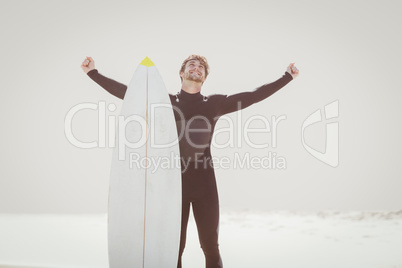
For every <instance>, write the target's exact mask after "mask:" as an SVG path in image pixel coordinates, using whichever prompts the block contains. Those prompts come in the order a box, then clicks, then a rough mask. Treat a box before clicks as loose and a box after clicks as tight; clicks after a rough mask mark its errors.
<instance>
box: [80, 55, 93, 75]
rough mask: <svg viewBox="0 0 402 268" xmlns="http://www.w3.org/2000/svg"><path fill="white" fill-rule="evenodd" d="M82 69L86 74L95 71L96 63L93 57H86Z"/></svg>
mask: <svg viewBox="0 0 402 268" xmlns="http://www.w3.org/2000/svg"><path fill="white" fill-rule="evenodd" d="M81 68H82V70H83V71H84V72H85V73H88V72H89V71H91V70H93V69H95V61H94V60H93V59H92V58H91V57H86V59H85V60H84V61H83V62H82V64H81Z"/></svg>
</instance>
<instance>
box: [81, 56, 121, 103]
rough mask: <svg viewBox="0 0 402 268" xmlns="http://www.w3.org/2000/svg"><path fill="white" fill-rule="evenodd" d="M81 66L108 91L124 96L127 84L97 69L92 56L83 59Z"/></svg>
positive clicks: (119, 96) (114, 94)
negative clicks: (108, 76)
mask: <svg viewBox="0 0 402 268" xmlns="http://www.w3.org/2000/svg"><path fill="white" fill-rule="evenodd" d="M81 68H82V70H83V71H84V72H85V73H86V74H87V75H88V76H89V77H90V78H91V79H92V80H94V81H95V82H96V83H97V84H98V85H100V86H101V87H103V88H104V89H105V90H106V91H107V92H109V93H110V94H112V95H113V96H116V97H118V98H119V99H123V98H124V95H125V94H126V91H127V86H126V85H124V84H122V83H119V82H117V81H115V80H113V79H110V78H107V77H106V76H104V75H102V74H100V73H99V72H98V70H97V69H95V62H94V60H93V59H92V58H91V57H87V58H86V59H85V60H84V61H83V63H82V64H81Z"/></svg>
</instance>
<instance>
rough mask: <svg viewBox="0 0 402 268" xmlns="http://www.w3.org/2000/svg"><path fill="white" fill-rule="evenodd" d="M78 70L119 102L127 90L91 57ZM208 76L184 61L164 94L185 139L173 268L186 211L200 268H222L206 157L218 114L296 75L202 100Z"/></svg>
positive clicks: (195, 60) (198, 59)
mask: <svg viewBox="0 0 402 268" xmlns="http://www.w3.org/2000/svg"><path fill="white" fill-rule="evenodd" d="M81 68H82V69H83V70H84V72H85V73H86V74H87V75H88V76H89V77H90V78H91V79H93V80H94V81H95V82H96V83H98V84H99V85H100V86H102V87H103V88H104V89H106V90H107V91H108V92H109V93H111V94H113V95H114V96H116V97H118V98H120V99H123V98H124V95H125V92H126V90H127V86H126V85H124V84H121V83H119V82H116V81H114V80H112V79H109V78H107V77H105V76H103V75H101V74H99V73H98V71H97V70H96V69H95V63H94V60H93V59H92V58H91V57H87V58H86V59H85V60H84V61H83V63H82V64H81ZM208 74H209V65H208V62H207V60H206V58H205V57H203V56H199V55H190V56H189V57H188V58H187V59H186V60H184V62H183V63H182V66H181V69H180V71H179V75H180V78H181V81H182V84H181V91H180V92H178V93H177V94H175V95H172V94H169V97H170V101H171V103H172V105H173V106H174V108H175V109H174V115H175V119H176V127H177V130H178V133H183V132H182V131H184V133H186V135H180V136H181V138H180V140H179V148H180V156H181V161H182V165H181V167H182V223H181V238H180V251H179V259H178V265H177V267H178V268H181V256H182V254H183V251H184V247H185V242H186V230H187V222H188V218H189V212H190V205H192V208H193V213H194V218H195V221H196V224H197V229H198V235H199V239H200V244H201V247H202V249H203V251H204V255H205V262H206V267H207V268H221V267H223V266H222V260H221V257H220V254H219V247H218V227H219V200H218V191H217V188H216V180H215V173H214V168H213V163H212V161H211V158H212V156H211V151H210V146H211V141H212V136H213V131H214V128H215V125H216V122H217V120H218V119H219V117H220V116H222V115H224V114H227V113H231V112H234V111H238V110H240V109H244V108H246V107H248V106H250V105H252V104H254V103H256V102H259V101H261V100H263V99H265V98H267V97H269V96H270V95H272V94H273V93H275V92H276V91H278V90H279V89H281V88H282V87H284V86H285V85H286V84H287V83H289V82H290V81H291V80H292V79H294V78H296V77H297V76H298V74H299V71H298V70H297V68H296V67H295V66H294V64H293V63H292V64H290V65H289V66H288V68H287V70H286V72H285V74H284V75H283V76H282V77H281V78H279V79H278V80H276V81H274V82H272V83H269V84H265V85H263V86H261V87H259V88H257V89H255V90H254V91H250V92H242V93H238V94H233V95H221V94H215V95H209V96H203V95H202V94H201V92H200V91H201V87H202V85H203V83H204V81H205V79H206V78H207V76H208Z"/></svg>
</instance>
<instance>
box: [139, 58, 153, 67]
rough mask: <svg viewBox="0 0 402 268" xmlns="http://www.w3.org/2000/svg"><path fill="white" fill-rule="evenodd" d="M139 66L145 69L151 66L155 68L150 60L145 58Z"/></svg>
mask: <svg viewBox="0 0 402 268" xmlns="http://www.w3.org/2000/svg"><path fill="white" fill-rule="evenodd" d="M140 65H144V66H146V67H151V66H155V64H154V63H153V62H152V61H151V59H150V58H148V57H145V59H143V60H142V61H141V63H140Z"/></svg>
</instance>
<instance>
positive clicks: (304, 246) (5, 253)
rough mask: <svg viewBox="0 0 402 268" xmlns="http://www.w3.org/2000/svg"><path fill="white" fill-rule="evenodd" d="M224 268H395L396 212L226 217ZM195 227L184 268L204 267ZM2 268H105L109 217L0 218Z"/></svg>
mask: <svg viewBox="0 0 402 268" xmlns="http://www.w3.org/2000/svg"><path fill="white" fill-rule="evenodd" d="M220 222H221V223H220V250H221V255H222V258H223V262H224V267H231V268H243V267H278V268H293V267H308V268H319V267H320V268H321V267H327V268H339V267H342V268H360V267H364V268H400V267H402V257H401V254H400V250H401V249H402V211H350V212H339V211H320V212H291V211H271V212H257V211H225V212H222V214H221V221H220ZM204 265H205V262H204V256H203V253H202V251H201V248H200V247H199V243H198V237H197V231H196V226H195V222H194V219H193V218H192V217H191V218H190V222H189V227H188V239H187V245H186V249H185V252H184V256H183V266H184V267H191V268H202V267H204ZM0 267H1V268H28V267H30V268H34V267H36V268H48V267H49V268H50V267H52V268H66V267H82V268H84V267H85V268H90V267H98V268H99V267H105V268H106V267H108V257H107V215H106V214H94V215H50V214H48V215H43V214H42V215H34V214H32V215H28V214H25V215H13V214H2V215H0Z"/></svg>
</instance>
